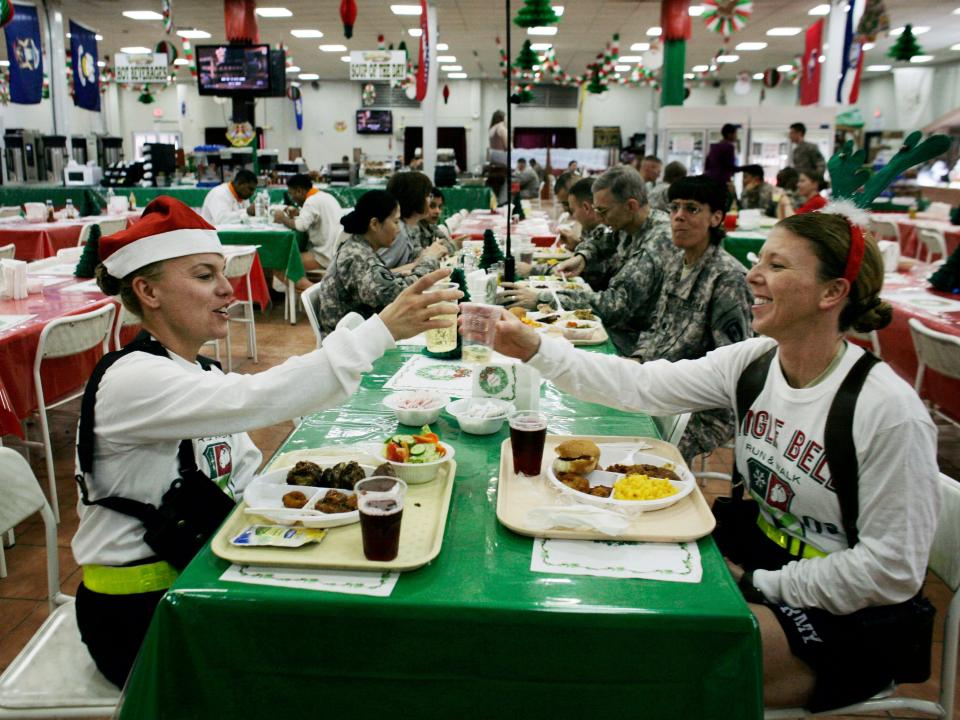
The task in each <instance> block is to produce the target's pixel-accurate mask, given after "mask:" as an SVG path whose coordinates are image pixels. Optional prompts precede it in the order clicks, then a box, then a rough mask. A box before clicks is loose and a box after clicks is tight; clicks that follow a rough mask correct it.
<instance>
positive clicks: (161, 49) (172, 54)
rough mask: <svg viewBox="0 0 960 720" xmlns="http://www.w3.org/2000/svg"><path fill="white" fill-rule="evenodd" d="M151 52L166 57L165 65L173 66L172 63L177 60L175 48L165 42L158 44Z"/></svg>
mask: <svg viewBox="0 0 960 720" xmlns="http://www.w3.org/2000/svg"><path fill="white" fill-rule="evenodd" d="M153 51H154V52H155V53H162V54H164V55H166V56H167V65H173V61H174V60H176V59H177V48H175V47H174V46H173V43H169V42H167V41H166V40H161V41H160V42H158V43H157V46H156V47H155V48H154V49H153Z"/></svg>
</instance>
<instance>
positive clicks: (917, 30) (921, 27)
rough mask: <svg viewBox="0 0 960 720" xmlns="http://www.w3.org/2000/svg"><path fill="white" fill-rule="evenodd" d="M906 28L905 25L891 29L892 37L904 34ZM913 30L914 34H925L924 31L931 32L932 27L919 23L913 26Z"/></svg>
mask: <svg viewBox="0 0 960 720" xmlns="http://www.w3.org/2000/svg"><path fill="white" fill-rule="evenodd" d="M904 30H906V28H905V27H898V28H894V29H893V30H891V31H890V37H897V36H899V35H903V31H904ZM911 30H912V31H913V34H914V35H923V34H924V33H928V32H930V28H928V27H927V26H926V25H917V26H916V27H914V28H911Z"/></svg>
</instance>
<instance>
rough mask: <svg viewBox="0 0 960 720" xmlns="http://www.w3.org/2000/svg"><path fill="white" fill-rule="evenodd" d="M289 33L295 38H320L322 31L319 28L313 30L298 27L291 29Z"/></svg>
mask: <svg viewBox="0 0 960 720" xmlns="http://www.w3.org/2000/svg"><path fill="white" fill-rule="evenodd" d="M290 34H291V35H293V36H294V37H297V38H322V37H323V33H322V32H320V31H319V30H314V29H312V28H299V29H297V30H291V31H290Z"/></svg>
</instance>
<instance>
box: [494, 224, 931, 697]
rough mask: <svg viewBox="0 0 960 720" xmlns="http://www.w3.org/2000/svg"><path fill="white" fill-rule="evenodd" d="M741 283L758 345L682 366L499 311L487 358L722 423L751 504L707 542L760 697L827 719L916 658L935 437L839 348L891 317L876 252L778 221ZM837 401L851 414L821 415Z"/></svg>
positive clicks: (833, 229) (905, 402) (887, 382)
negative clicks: (714, 551) (751, 625)
mask: <svg viewBox="0 0 960 720" xmlns="http://www.w3.org/2000/svg"><path fill="white" fill-rule="evenodd" d="M747 280H748V282H749V283H750V287H751V289H752V291H753V295H754V298H755V303H754V305H753V308H752V309H753V328H754V330H755V331H756V332H757V333H758V334H759V335H762V336H765V337H756V338H752V339H749V340H745V341H743V342H741V343H737V344H734V345H728V346H726V347H721V348H718V349H717V350H714V351H713V352H710V353H708V354H707V355H706V357H703V358H700V359H697V360H681V361H678V362H674V363H670V362H666V361H662V360H661V361H653V362H646V363H642V364H638V363H634V362H629V361H627V360H624V359H621V358H615V357H611V356H600V355H596V354H593V353H591V354H587V353H584V352H580V351H577V350H575V349H574V348H573V347H572V346H570V345H569V344H566V343H563V342H562V341H558V340H555V339H550V338H547V337H543V336H541V335H539V334H538V333H536V332H535V331H533V330H531V329H530V328H528V327H527V326H525V325H523V324H522V323H520V322H519V320H517V319H516V318H514V317H512V316H510V315H509V314H507V313H504V315H503V317H502V319H501V320H500V321H499V322H498V323H497V341H496V349H497V350H498V351H499V352H501V353H504V354H506V355H511V356H513V357H517V358H519V359H521V360H523V361H525V362H529V363H530V364H531V365H532V366H534V367H535V368H537V369H538V370H539V371H540V372H541V373H542V374H543V376H544V377H546V378H549V379H551V380H552V381H553V382H554V383H556V385H557V386H558V387H560V388H561V389H562V390H564V391H566V392H569V393H571V394H573V395H575V396H577V397H579V398H582V399H585V400H590V401H593V402H598V403H604V404H607V405H611V406H615V407H618V408H621V409H625V410H637V411H643V412H647V413H650V414H652V415H667V414H674V413H681V412H686V411H698V410H704V409H707V408H715V407H728V408H734V409H736V410H738V411H739V412H738V418H740V421H739V423H738V427H737V436H736V470H737V472H738V474H739V476H741V477H743V478H746V490H747V491H748V492H749V495H750V497H751V498H752V500H753V502H749V501H741V502H739V503H731V505H733V506H735V507H736V508H737V510H736V512H731V513H727V514H726V515H725V517H723V518H722V522H721V524H722V525H723V526H724V533H723V534H722V536H720V535H718V537H717V538H716V539H717V542H718V544H719V545H720V549H721V551H722V552H723V553H724V555H725V556H726V557H727V558H728V563H729V565H730V571H731V573H732V575H733V577H734V579H736V580H737V581H738V583H739V586H740V588H741V590H742V591H743V594H744V597H745V598H746V599H747V601H748V603H749V607H750V609H751V611H752V612H753V614H754V615H755V617H756V619H757V622H758V624H759V627H760V636H761V639H762V643H763V670H764V701H765V703H766V705H767V706H768V707H783V706H800V705H803V706H805V707H807V708H808V709H810V710H812V711H821V710H827V709H831V708H837V707H842V706H844V705H846V704H849V703H853V702H857V701H860V700H863V699H866V698H868V697H870V696H871V695H873V694H875V693H876V692H878V691H880V690H882V689H883V688H885V687H886V686H887V685H888V684H889V683H890V682H891V681H892V680H894V679H895V678H902V677H903V675H904V672H903V671H902V669H901V666H900V664H899V663H900V661H901V660H902V659H903V658H904V657H905V653H906V652H907V648H909V649H910V650H913V651H915V654H914V656H913V657H915V658H919V659H918V660H917V661H916V662H915V663H913V664H912V665H911V666H910V667H909V668H908V670H912V669H915V668H916V666H917V665H920V666H921V667H922V666H923V661H924V653H926V654H925V658H926V660H929V645H926V646H924V643H923V641H920V640H919V639H918V638H917V635H918V634H919V633H917V632H914V631H913V630H912V629H913V628H914V627H915V623H916V622H920V623H922V622H923V620H924V619H926V620H929V608H930V606H929V604H927V603H926V601H924V600H922V599H920V598H919V597H918V596H919V591H920V588H921V585H922V583H923V579H924V575H925V569H926V563H927V558H928V555H929V551H930V546H931V543H932V540H933V535H934V531H935V528H936V524H937V515H938V508H939V494H938V485H937V482H938V476H937V472H938V471H937V462H936V452H937V450H936V429H935V427H934V425H933V423H932V422H931V420H930V417H929V415H928V413H927V411H926V409H925V408H924V407H923V404H922V403H921V402H920V399H919V398H918V397H917V396H916V394H915V393H914V391H913V389H912V388H911V387H910V386H909V385H908V384H907V383H906V382H904V381H903V380H902V379H900V378H899V377H898V376H897V375H896V374H895V373H894V372H893V371H892V370H891V369H890V368H889V367H888V366H887V365H886V364H884V363H882V362H878V363H876V364H873V365H872V366H871V359H872V356H870V355H869V354H867V353H865V351H864V350H863V349H861V348H860V347H858V346H856V345H853V344H851V343H848V342H847V341H846V340H845V338H844V335H845V333H846V331H847V330H848V329H849V328H854V329H856V330H858V331H860V332H867V331H870V330H873V329H877V328H881V327H883V326H885V325H886V324H887V323H889V322H890V318H891V309H890V306H889V305H887V304H886V303H885V302H883V300H882V299H881V298H880V296H879V293H880V289H881V286H882V284H883V261H882V258H881V256H880V252H879V250H878V248H877V245H876V243H875V242H874V240H873V239H872V238H865V237H864V234H863V232H862V231H861V230H860V228H859V227H858V226H856V225H853V224H851V223H850V221H849V220H847V218H846V217H844V216H842V215H838V214H825V213H819V212H818V213H807V214H803V215H795V216H793V217H790V218H788V219H786V220H783V221H782V222H780V223H779V224H778V225H777V226H776V227H774V229H773V231H772V232H771V233H770V237H769V238H768V239H767V241H766V244H765V245H764V246H763V249H762V251H761V253H760V261H759V262H758V263H757V264H756V265H755V266H754V267H753V269H751V270H750V272H749V273H748V275H747ZM861 358H866V359H865V360H861ZM857 375H859V376H860V378H862V382H863V384H862V387H861V388H860V389H859V392H857V391H856V389H855V388H853V389H851V387H850V379H851V378H854V377H856V376H857ZM750 388H752V389H753V390H752V392H751V391H750ZM841 389H842V391H841ZM850 392H852V396H851V395H850V394H849V393H850ZM838 395H839V396H840V397H841V398H846V399H849V398H850V397H852V398H853V402H852V404H847V405H846V409H845V410H844V409H842V406H843V405H844V403H842V402H841V403H837V405H836V406H835V404H834V401H835V399H836V398H837V396H838ZM738 401H739V404H741V405H743V407H738ZM835 407H837V408H840V409H838V410H836V412H835V411H834V408H835ZM828 418H829V419H830V422H829V423H828ZM828 426H829V430H828ZM838 438H839V440H838ZM844 439H845V440H846V441H844ZM851 489H852V492H849V491H850V490H851ZM851 500H852V502H851ZM841 508H842V509H841ZM751 511H752V512H751ZM717 514H718V516H719V515H720V513H719V512H718V513H717ZM731 525H732V527H731ZM718 529H719V526H718ZM900 630H903V632H899V631H900ZM911 636H912V637H913V638H914V640H917V641H918V642H917V643H916V645H915V646H910V645H909V644H910V642H911V640H910V637H911ZM926 641H927V642H929V636H927V637H926ZM917 645H918V646H919V647H917ZM921 673H922V670H921ZM912 681H916V679H915V678H914V679H913V680H912Z"/></svg>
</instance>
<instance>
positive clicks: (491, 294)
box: [467, 270, 497, 305]
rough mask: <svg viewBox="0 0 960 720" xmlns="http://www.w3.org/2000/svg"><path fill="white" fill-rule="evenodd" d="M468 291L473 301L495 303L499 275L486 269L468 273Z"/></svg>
mask: <svg viewBox="0 0 960 720" xmlns="http://www.w3.org/2000/svg"><path fill="white" fill-rule="evenodd" d="M467 291H468V292H469V293H470V299H471V300H472V301H473V302H478V303H487V304H488V305H493V304H495V303H496V301H497V276H496V275H494V274H489V275H488V274H487V272H486V270H474V271H473V272H471V273H469V274H468V275H467Z"/></svg>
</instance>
